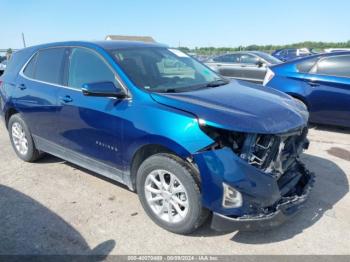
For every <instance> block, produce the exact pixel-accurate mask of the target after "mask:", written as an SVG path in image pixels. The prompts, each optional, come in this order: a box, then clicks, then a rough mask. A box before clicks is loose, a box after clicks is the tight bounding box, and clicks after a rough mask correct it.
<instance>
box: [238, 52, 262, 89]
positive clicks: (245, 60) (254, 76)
mask: <svg viewBox="0 0 350 262" xmlns="http://www.w3.org/2000/svg"><path fill="white" fill-rule="evenodd" d="M259 61H262V60H261V59H260V58H259V57H258V56H255V55H252V54H242V55H241V58H240V62H241V68H242V78H243V79H244V80H247V81H251V82H254V83H262V82H263V81H264V77H265V75H266V64H259Z"/></svg>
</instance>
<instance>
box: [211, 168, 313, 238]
mask: <svg viewBox="0 0 350 262" xmlns="http://www.w3.org/2000/svg"><path fill="white" fill-rule="evenodd" d="M298 169H299V170H298V172H300V174H301V177H300V180H299V181H298V185H296V186H297V187H300V189H301V191H299V194H295V195H292V196H287V197H282V198H281V200H280V201H279V202H278V203H277V204H276V205H274V206H272V207H268V208H266V209H265V210H266V212H264V213H260V214H255V215H244V216H241V217H230V216H225V215H222V214H219V213H216V212H214V213H213V218H212V223H211V227H212V228H213V229H214V230H217V231H235V230H239V231H258V230H265V229H270V228H272V227H276V226H279V225H281V224H283V223H284V222H285V221H286V220H289V219H290V218H291V217H293V216H294V215H295V214H296V213H297V212H298V211H299V210H300V209H301V208H302V207H303V205H304V204H305V202H306V200H307V199H308V196H309V194H310V191H311V188H312V186H313V183H314V174H313V173H310V172H309V171H308V170H306V169H305V167H304V165H302V164H299V166H298Z"/></svg>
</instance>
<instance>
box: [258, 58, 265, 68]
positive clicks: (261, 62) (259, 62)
mask: <svg viewBox="0 0 350 262" xmlns="http://www.w3.org/2000/svg"><path fill="white" fill-rule="evenodd" d="M256 65H257V66H258V67H262V66H264V65H265V63H264V61H262V60H260V59H259V60H258V61H257V62H256Z"/></svg>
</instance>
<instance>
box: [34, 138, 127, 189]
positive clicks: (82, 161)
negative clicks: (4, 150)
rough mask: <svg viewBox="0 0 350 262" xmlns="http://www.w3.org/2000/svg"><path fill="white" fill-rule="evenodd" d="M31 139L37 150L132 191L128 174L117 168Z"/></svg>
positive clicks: (58, 146)
mask: <svg viewBox="0 0 350 262" xmlns="http://www.w3.org/2000/svg"><path fill="white" fill-rule="evenodd" d="M33 139H34V143H35V146H36V147H37V149H38V150H40V151H43V152H46V153H48V154H51V155H54V156H56V157H59V158H62V159H64V160H66V161H68V162H70V163H73V164H76V165H77V166H80V167H83V168H86V169H88V170H91V171H93V172H95V173H97V174H100V175H102V176H105V177H108V178H110V179H112V180H114V181H117V182H119V183H122V184H124V185H126V186H128V187H129V189H130V190H134V188H133V186H132V183H131V180H130V175H129V174H126V173H125V172H123V171H121V170H119V169H117V168H114V167H111V166H109V165H106V164H105V163H102V162H100V161H97V160H95V159H93V158H90V157H87V156H85V155H82V154H80V153H77V152H75V151H73V150H70V149H67V148H64V147H62V146H60V145H57V144H56V143H52V142H50V141H48V140H46V139H44V138H41V137H38V136H35V135H33Z"/></svg>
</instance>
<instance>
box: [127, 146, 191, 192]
mask: <svg viewBox="0 0 350 262" xmlns="http://www.w3.org/2000/svg"><path fill="white" fill-rule="evenodd" d="M159 153H167V154H170V155H174V156H177V157H179V158H181V159H182V160H184V161H186V162H188V161H187V160H186V159H187V158H188V157H191V153H190V152H187V151H186V150H185V149H184V148H182V147H181V146H179V145H177V146H174V145H172V146H169V145H164V144H163V143H149V144H143V145H140V146H139V147H138V148H137V149H136V150H134V153H133V154H132V157H131V158H130V160H129V161H128V162H129V174H130V182H131V184H132V188H133V189H136V186H135V185H136V176H137V171H138V169H139V167H140V165H141V164H142V163H143V161H145V160H146V159H147V158H149V157H150V156H152V155H155V154H159Z"/></svg>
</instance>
